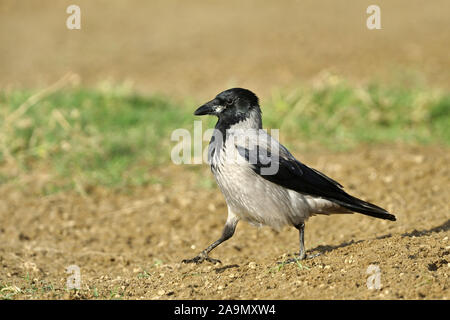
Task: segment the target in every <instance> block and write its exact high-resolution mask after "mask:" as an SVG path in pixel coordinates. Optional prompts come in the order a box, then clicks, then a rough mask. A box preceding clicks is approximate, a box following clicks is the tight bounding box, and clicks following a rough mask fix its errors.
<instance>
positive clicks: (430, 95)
mask: <svg viewBox="0 0 450 320" xmlns="http://www.w3.org/2000/svg"><path fill="white" fill-rule="evenodd" d="M35 94H36V92H33V91H28V90H7V91H6V90H3V91H2V90H0V167H2V166H4V165H6V164H11V163H13V164H14V165H15V166H16V167H17V168H18V170H20V171H23V172H30V171H33V170H46V172H49V173H51V174H52V176H54V179H51V181H52V182H51V183H47V184H45V187H44V190H43V192H44V193H53V192H58V191H61V190H71V189H75V190H78V191H79V192H86V190H88V189H89V186H96V185H101V186H108V187H114V188H124V187H128V186H139V185H145V184H149V183H157V182H158V181H160V180H159V178H158V177H157V176H156V175H155V174H153V173H152V171H154V170H156V168H158V166H160V165H162V164H166V163H169V162H170V161H171V160H170V151H171V149H172V147H174V146H175V142H173V141H171V140H170V137H171V133H172V131H173V130H175V129H177V128H186V129H188V130H189V131H190V132H191V133H192V132H193V131H192V130H193V121H194V120H199V118H196V117H194V116H193V115H192V112H193V111H194V110H195V108H196V107H197V106H198V104H199V103H200V102H203V101H193V100H192V99H190V100H186V101H182V102H180V101H176V100H174V99H172V98H168V97H165V96H161V95H147V96H145V95H138V94H135V93H133V92H130V91H127V90H122V89H121V88H120V87H117V88H111V89H109V90H100V89H86V88H80V87H75V88H69V89H61V90H58V91H55V92H52V93H50V94H48V95H45V96H43V97H40V99H36V101H34V103H30V104H29V105H27V102H26V101H27V99H31V100H33V98H30V97H33V95H35ZM188 98H189V97H188ZM209 98H211V97H205V100H207V99H209ZM261 102H262V108H263V121H264V127H265V128H279V129H280V135H281V138H282V139H283V142H285V143H286V144H287V145H288V146H289V147H292V146H293V147H294V148H295V147H298V146H300V147H308V146H313V145H319V146H323V147H325V148H332V149H348V148H353V147H355V146H358V145H359V144H361V143H388V142H403V143H412V144H430V143H432V144H442V145H447V146H448V145H449V144H450V93H449V92H445V91H439V90H435V89H430V88H422V87H414V88H411V87H403V86H389V87H384V86H382V85H378V84H371V85H368V86H365V87H355V86H351V85H349V84H347V83H346V82H345V81H343V80H341V79H338V80H337V81H336V80H334V81H325V82H324V83H322V84H320V85H318V86H315V87H302V88H298V89H297V90H293V91H289V92H286V91H282V90H279V91H274V92H273V93H272V95H271V97H269V98H267V99H262V101H261ZM24 104H25V107H24ZM18 110H19V111H18ZM203 120H204V123H203V129H204V130H205V129H207V128H210V127H213V126H214V123H215V119H212V118H209V119H206V118H203ZM206 144H207V143H204V146H206ZM14 179H17V175H10V174H8V173H7V172H0V183H5V182H8V181H14Z"/></svg>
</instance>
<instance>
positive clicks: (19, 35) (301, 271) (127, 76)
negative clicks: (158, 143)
mask: <svg viewBox="0 0 450 320" xmlns="http://www.w3.org/2000/svg"><path fill="white" fill-rule="evenodd" d="M72 3H74V1H68V0H64V1H53V0H39V1H38V0H36V1H26V2H25V1H14V0H1V1H0V87H1V88H2V89H5V88H6V89H8V88H11V87H32V88H36V87H44V86H47V85H49V84H51V83H53V82H55V81H56V80H57V79H60V78H61V77H62V76H63V75H64V74H65V73H67V72H69V71H72V72H75V73H77V74H79V75H80V78H81V81H82V84H83V85H87V86H89V85H97V84H98V83H99V82H102V81H105V80H112V81H118V82H122V81H130V82H132V83H134V86H135V87H136V88H137V89H138V90H142V91H145V92H155V91H160V92H163V93H165V94H168V95H170V96H177V95H179V96H182V97H186V96H187V97H196V98H201V99H202V100H204V99H205V96H206V97H207V98H209V97H211V96H212V95H214V94H216V93H217V92H220V91H222V90H223V89H224V88H227V87H230V86H242V87H248V88H251V89H252V90H253V91H255V92H257V93H258V95H259V96H261V97H264V96H267V95H269V94H270V89H271V88H292V87H295V86H296V85H297V84H299V83H304V82H308V81H310V80H312V79H314V78H315V77H316V76H317V75H318V74H320V73H321V72H323V71H329V72H335V73H337V74H339V75H342V76H344V77H346V78H348V79H350V80H351V81H354V82H356V83H359V82H364V81H366V80H373V79H382V80H383V81H385V80H386V81H387V80H388V79H390V78H391V77H396V76H400V75H401V76H400V77H402V78H403V80H406V81H408V80H409V79H416V80H417V78H416V77H414V76H412V75H414V73H415V72H416V71H417V72H418V73H419V74H421V75H423V77H424V78H425V80H424V81H427V82H428V83H429V84H431V85H432V86H433V87H441V88H450V73H449V72H446V71H445V70H449V68H450V59H449V55H448V43H450V22H449V21H450V20H449V19H448V14H447V13H448V12H449V9H450V7H449V6H450V2H449V1H448V0H435V1H432V2H429V3H427V4H426V5H424V2H423V1H419V0H414V1H411V0H408V1H406V0H401V1H400V0H398V1H391V0H389V1H388V0H379V1H377V3H378V4H379V5H380V7H381V10H382V12H381V14H382V16H381V18H382V28H383V29H382V30H377V31H369V30H368V29H367V28H366V18H367V14H366V8H367V7H368V5H370V4H373V1H365V0H364V1H360V0H358V1H356V0H353V1H345V4H344V2H343V1H335V0H323V1H315V0H308V1H294V0H289V1H284V2H283V5H280V4H279V3H278V2H274V1H272V2H270V1H264V2H262V1H257V0H251V1H245V3H244V2H242V1H237V0H231V1H227V2H223V1H222V2H219V1H215V2H212V1H207V0H197V1H181V0H177V1H175V0H164V1H163V0H161V1H145V0H130V1H126V2H125V1H111V0H108V1H106V0H99V1H89V0H78V1H76V3H77V4H78V5H80V7H81V10H82V29H81V30H79V31H70V30H68V29H67V28H66V27H65V21H66V18H67V16H68V15H67V14H66V12H65V10H66V7H67V6H68V5H69V4H72ZM405 71H406V72H405ZM419 80H420V79H419ZM296 156H297V157H298V158H299V159H300V160H302V161H303V162H305V163H306V164H308V165H311V166H313V167H315V168H317V169H319V170H321V171H323V172H324V173H326V174H327V175H330V176H331V177H333V178H334V179H336V180H338V181H340V182H341V183H342V184H343V185H344V186H345V188H346V190H348V191H349V192H350V193H352V194H354V195H355V196H359V197H361V198H363V199H365V200H368V201H371V202H374V203H376V204H378V205H380V206H382V207H385V208H386V209H388V210H389V211H391V212H393V213H395V214H396V216H397V221H396V222H390V221H381V220H376V219H373V218H370V217H366V216H362V215H358V214H355V215H335V216H316V217H312V218H311V219H310V220H309V221H308V222H307V224H306V236H305V241H306V246H307V248H308V249H309V250H310V251H311V252H313V253H316V252H319V253H321V255H320V256H318V257H316V258H314V259H311V260H307V261H304V262H302V263H301V264H300V265H297V264H289V265H279V264H277V262H279V261H284V260H285V259H286V258H287V257H288V256H289V255H292V254H294V253H296V252H297V251H298V234H297V231H296V230H295V229H294V228H286V229H283V230H282V232H279V233H276V232H275V231H272V230H271V229H269V228H260V229H258V228H255V227H253V226H250V225H248V224H246V223H245V222H241V223H240V224H239V225H238V227H237V230H236V234H235V236H234V237H233V238H232V239H230V240H229V241H228V242H226V243H224V244H223V245H221V246H220V247H218V248H217V249H216V250H214V251H213V252H212V254H211V256H212V257H215V258H220V259H221V260H222V264H221V265H211V264H208V263H205V264H202V265H184V264H181V263H180V262H181V260H182V259H186V258H192V257H194V256H195V255H196V254H198V253H199V251H201V250H202V249H204V248H205V247H206V246H207V245H209V244H210V243H211V242H212V241H214V240H216V239H217V238H218V237H219V236H220V233H221V230H222V227H223V224H224V222H225V219H226V206H225V202H224V199H223V197H222V195H221V193H220V191H219V190H218V189H217V188H215V187H211V186H214V184H213V183H212V176H211V173H210V172H209V169H208V168H207V167H206V165H204V166H203V167H198V166H197V167H194V166H187V167H177V166H175V165H168V166H167V167H165V168H159V169H149V170H151V173H152V174H153V175H154V176H155V177H157V178H158V180H160V181H163V182H162V183H160V184H152V185H150V186H148V187H145V188H138V189H135V190H130V192H129V193H128V194H125V193H115V192H113V191H111V190H106V189H101V188H98V189H94V190H92V192H91V193H89V194H88V195H86V196H82V195H79V194H76V193H60V194H55V195H49V196H46V197H41V196H38V195H37V193H36V192H35V191H36V190H38V189H40V188H41V186H42V184H44V183H46V182H48V181H49V179H51V177H49V176H48V175H46V174H45V170H44V171H41V172H34V173H32V174H30V175H29V176H23V177H20V180H21V181H22V182H23V188H21V189H19V188H17V186H16V185H11V184H8V183H4V184H0V194H1V197H0V298H12V299H38V298H48V299H55V298H60V299H61V298H82V299H91V298H92V299H95V298H102V299H109V298H111V299H265V298H266V299H367V298H369V299H410V298H411V299H433V298H437V299H448V298H449V297H450V283H449V273H450V256H449V253H450V241H449V235H450V232H449V228H450V215H449V212H450V210H449V209H450V208H449V203H450V201H449V200H450V199H449V192H448V190H449V189H450V188H449V187H450V181H449V179H450V172H449V171H450V168H449V163H450V151H449V149H444V148H440V147H436V146H434V147H433V146H426V147H414V146H405V145H395V144H394V145H389V146H370V147H364V146H362V147H359V148H357V149H355V150H353V151H350V152H345V153H344V152H342V153H335V152H334V153H331V152H327V151H325V150H319V151H317V150H315V151H314V152H312V151H311V152H309V153H304V154H296ZM12 169H14V168H0V170H12ZM69 265H77V266H79V267H80V270H81V290H79V291H68V290H66V281H67V278H68V276H69V275H68V274H67V273H66V268H67V267H68V266H69ZM371 265H374V266H377V267H378V268H379V272H377V273H376V274H368V273H367V270H368V268H369V266H371ZM369 269H370V268H369ZM374 276H376V277H378V276H379V278H378V279H379V280H380V283H381V288H380V289H372V290H369V289H368V286H367V281H368V278H370V279H375V278H374ZM369 283H370V281H369Z"/></svg>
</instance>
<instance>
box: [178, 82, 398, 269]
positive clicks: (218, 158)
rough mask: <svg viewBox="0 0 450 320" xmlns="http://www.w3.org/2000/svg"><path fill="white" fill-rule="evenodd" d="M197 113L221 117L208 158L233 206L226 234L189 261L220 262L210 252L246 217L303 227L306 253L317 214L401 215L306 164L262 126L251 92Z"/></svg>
mask: <svg viewBox="0 0 450 320" xmlns="http://www.w3.org/2000/svg"><path fill="white" fill-rule="evenodd" d="M194 114H195V115H197V116H202V115H214V116H216V117H218V121H217V124H216V126H215V130H214V134H213V136H212V138H211V141H210V144H209V148H208V161H209V163H210V166H211V171H212V173H213V174H214V177H215V179H216V182H217V184H218V186H219V188H220V190H221V191H222V193H223V195H224V197H225V200H226V203H227V206H228V218H227V221H226V223H225V227H224V229H223V232H222V235H221V237H220V238H219V239H218V240H217V241H215V242H214V243H212V244H211V245H210V246H209V247H207V248H206V249H205V250H203V251H202V252H201V253H200V254H199V255H198V256H196V257H195V258H193V259H188V260H183V262H184V263H201V262H203V261H205V260H206V261H209V262H212V263H216V262H220V260H217V259H213V258H211V257H209V255H208V254H209V252H210V251H211V250H213V249H214V248H215V247H217V246H218V245H219V244H221V243H222V242H224V241H226V240H228V239H229V238H231V237H232V236H233V234H234V231H235V229H236V225H237V223H238V222H239V221H240V220H245V221H248V222H250V223H251V224H254V225H257V226H262V225H266V226H270V227H272V228H274V229H280V228H281V227H282V226H284V225H290V226H294V227H295V228H297V229H298V230H299V236H300V252H299V256H298V258H296V259H291V261H296V260H302V259H305V258H310V257H312V256H311V255H310V256H308V255H306V252H305V246H304V233H305V221H306V220H307V219H308V218H309V217H310V216H312V215H315V214H327V215H329V214H334V213H353V212H358V213H362V214H364V215H367V216H371V217H374V218H380V219H387V220H391V221H395V220H396V219H395V216H394V215H392V214H390V213H389V212H387V211H386V210H385V209H383V208H380V207H378V206H376V205H374V204H371V203H369V202H366V201H363V200H360V199H358V198H355V197H353V196H351V195H349V194H348V193H346V192H345V191H344V190H343V187H342V185H341V184H339V182H337V181H335V180H333V179H331V178H329V177H327V176H326V175H325V174H323V173H321V172H319V171H318V170H315V169H313V168H310V167H308V166H306V165H305V164H303V163H301V162H300V161H298V160H297V159H295V158H294V156H293V155H292V154H291V153H290V152H289V151H288V150H287V149H286V148H285V147H284V146H283V145H281V144H280V143H279V142H278V141H276V140H275V139H274V138H273V137H272V136H270V135H269V134H268V133H267V132H266V131H265V130H262V120H261V110H260V107H259V102H258V97H257V96H256V95H255V94H254V93H253V92H251V91H249V90H247V89H242V88H233V89H229V90H226V91H223V92H221V93H220V94H218V95H217V96H216V97H215V98H214V99H213V100H211V101H209V102H207V103H206V104H204V105H203V106H201V107H199V108H198V109H197V110H196V111H195V113H194Z"/></svg>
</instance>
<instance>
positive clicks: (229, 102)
mask: <svg viewBox="0 0 450 320" xmlns="http://www.w3.org/2000/svg"><path fill="white" fill-rule="evenodd" d="M225 103H226V105H227V106H231V105H232V104H233V99H231V98H228V99H227V100H225Z"/></svg>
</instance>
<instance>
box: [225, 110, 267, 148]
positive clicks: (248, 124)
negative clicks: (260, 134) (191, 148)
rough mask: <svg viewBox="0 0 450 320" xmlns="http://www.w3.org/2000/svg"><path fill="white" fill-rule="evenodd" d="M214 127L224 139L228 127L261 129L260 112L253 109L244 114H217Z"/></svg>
mask: <svg viewBox="0 0 450 320" xmlns="http://www.w3.org/2000/svg"><path fill="white" fill-rule="evenodd" d="M216 129H217V130H219V131H220V132H221V133H222V135H223V137H224V141H225V139H226V131H227V130H228V129H262V120H261V112H260V111H259V110H258V109H253V110H251V111H250V112H248V113H246V114H241V115H235V116H233V117H220V116H219V121H217V124H216Z"/></svg>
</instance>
